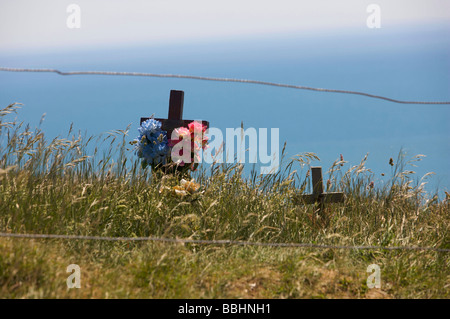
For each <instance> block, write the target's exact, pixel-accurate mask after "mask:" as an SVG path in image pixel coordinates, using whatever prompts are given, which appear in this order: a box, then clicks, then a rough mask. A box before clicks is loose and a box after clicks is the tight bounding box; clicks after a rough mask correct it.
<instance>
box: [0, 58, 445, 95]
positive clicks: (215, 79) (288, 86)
mask: <svg viewBox="0 0 450 319" xmlns="http://www.w3.org/2000/svg"><path fill="white" fill-rule="evenodd" d="M0 71H6V72H53V73H57V74H59V75H122V76H145V77H156V78H176V79H190V80H203V81H215V82H233V83H247V84H258V85H268V86H274V87H282V88H289V89H298V90H309V91H317V92H328V93H343V94H354V95H362V96H366V97H369V98H374V99H381V100H385V101H389V102H393V103H400V104H450V101H403V100H396V99H392V98H388V97H385V96H381V95H375V94H370V93H366V92H358V91H348V90H335V89H324V88H315V87H309V86H303V85H292V84H283V83H274V82H266V81H257V80H246V79H233V78H217V77H206V76H195V75H181V74H156V73H142V72H114V71H67V72H63V71H60V70H56V69H25V68H6V67H0Z"/></svg>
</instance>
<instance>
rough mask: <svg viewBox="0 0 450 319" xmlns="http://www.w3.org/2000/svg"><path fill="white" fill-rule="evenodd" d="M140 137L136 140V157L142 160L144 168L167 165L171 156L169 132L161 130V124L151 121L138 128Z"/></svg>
mask: <svg viewBox="0 0 450 319" xmlns="http://www.w3.org/2000/svg"><path fill="white" fill-rule="evenodd" d="M138 132H139V136H138V137H137V138H136V139H135V142H136V155H137V156H138V157H139V158H142V161H143V166H146V165H151V166H152V168H155V166H157V165H159V164H166V163H167V158H168V157H169V155H170V147H169V144H168V140H167V132H166V131H163V130H161V122H159V121H157V120H155V119H149V120H147V121H145V122H143V123H142V124H141V126H140V127H139V128H138Z"/></svg>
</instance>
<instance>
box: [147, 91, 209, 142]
mask: <svg viewBox="0 0 450 319" xmlns="http://www.w3.org/2000/svg"><path fill="white" fill-rule="evenodd" d="M183 103H184V92H183V91H176V90H171V91H170V99H169V116H168V119H160V118H155V120H157V121H160V122H161V123H162V125H161V129H162V130H164V131H167V138H168V139H170V138H171V136H172V131H173V130H174V129H176V128H178V127H182V126H183V127H187V126H188V124H189V123H191V122H193V120H183ZM148 119H149V117H141V124H142V122H144V121H146V120H148ZM201 122H202V124H203V125H206V127H209V122H207V121H201Z"/></svg>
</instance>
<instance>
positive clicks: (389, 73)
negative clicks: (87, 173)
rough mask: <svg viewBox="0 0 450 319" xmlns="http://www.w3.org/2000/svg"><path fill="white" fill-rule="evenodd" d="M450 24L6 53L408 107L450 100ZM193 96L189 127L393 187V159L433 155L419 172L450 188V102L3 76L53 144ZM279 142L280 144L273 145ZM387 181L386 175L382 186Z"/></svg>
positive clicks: (0, 93) (4, 94)
mask: <svg viewBox="0 0 450 319" xmlns="http://www.w3.org/2000/svg"><path fill="white" fill-rule="evenodd" d="M449 31H450V28H449V26H448V25H431V26H415V27H400V26H399V27H390V28H381V29H364V30H363V29H361V30H359V31H352V30H348V31H345V32H344V31H342V30H341V31H338V30H336V31H333V32H322V33H315V34H310V33H298V34H294V33H292V34H283V35H279V36H270V37H264V36H258V37H252V38H244V37H243V38H227V39H214V40H204V41H197V42H188V41H179V42H172V43H165V44H151V43H142V44H136V45H133V46H129V45H128V46H125V45H124V46H120V47H89V48H87V47H82V48H69V47H67V48H64V47H59V48H55V49H48V50H46V51H38V52H33V51H15V52H13V51H8V50H6V48H4V49H3V50H2V52H1V53H0V66H3V67H17V68H55V69H60V70H63V71H75V70H78V71H81V70H103V71H130V72H151V73H162V74H183V75H196V76H210V77H224V78H240V79H251V80H260V81H269V82H278V83H286V84H294V85H304V86H311V87H320V88H330V89H341V90H354V91H363V92H367V93H372V94H377V95H383V96H387V97H390V98H394V99H400V100H420V101H427V100H428V101H450V90H449V89H450V73H449V71H450V37H449ZM172 89H176V90H183V91H184V92H185V101H184V118H186V119H203V120H208V121H209V122H210V125H211V126H213V127H217V128H220V129H222V130H223V131H224V132H225V128H227V127H228V128H239V127H240V126H241V122H243V123H244V128H248V127H254V128H257V129H258V128H269V131H270V128H279V129H280V150H281V148H282V147H283V143H284V142H286V143H287V146H286V150H287V157H288V158H289V157H292V156H294V155H295V154H298V153H303V152H314V153H316V154H317V155H318V156H319V157H320V159H321V161H320V162H317V163H315V164H314V165H316V166H323V167H324V170H325V171H326V169H328V168H329V167H330V166H331V164H332V163H333V161H335V160H336V159H338V158H339V156H340V154H342V155H343V156H344V159H345V160H346V161H348V162H349V163H348V164H346V165H347V167H350V166H351V165H357V164H358V163H359V162H360V161H361V159H362V158H363V157H364V156H365V155H366V154H367V153H369V156H368V161H367V165H366V166H367V167H368V168H370V169H371V170H372V171H373V172H374V173H375V174H376V180H375V183H378V184H380V183H382V182H383V179H384V178H387V176H389V174H390V172H391V167H390V166H389V164H388V162H389V158H391V157H392V158H394V159H396V158H397V155H398V153H399V151H400V150H401V149H403V150H404V151H405V152H406V154H407V158H410V157H412V156H414V155H416V154H424V155H426V157H425V158H424V159H423V160H422V161H421V162H419V163H417V164H418V167H413V168H411V169H412V170H414V171H415V172H416V173H417V177H418V178H420V177H421V176H423V175H424V174H426V173H428V172H434V173H436V175H434V176H433V177H432V178H431V179H429V184H428V185H427V190H429V191H430V192H434V191H435V190H436V189H439V190H440V191H444V190H447V191H448V190H449V189H450V174H449V163H450V143H449V136H450V134H449V133H450V124H449V120H450V105H408V104H396V103H391V102H388V101H383V100H377V99H371V98H368V97H363V96H356V95H348V94H338V93H320V92H313V91H304V90H295V89H287V88H276V87H269V86H262V85H255V84H239V83H222V82H207V81H199V80H187V79H162V78H144V77H129V76H128V77H126V76H101V75H99V76H93V75H89V76H87V75H80V76H60V75H57V74H54V73H12V72H0V104H1V105H2V107H4V106H7V105H8V104H10V103H12V102H20V103H23V104H24V105H23V108H22V110H21V111H20V112H19V120H21V121H24V122H27V123H31V124H32V125H38V123H39V120H40V119H41V116H42V115H43V114H44V113H46V117H45V121H44V123H43V125H42V128H43V129H44V131H45V132H46V134H47V136H48V137H55V136H56V135H62V136H66V135H67V131H68V129H69V126H70V124H71V123H73V125H74V128H75V129H77V130H81V131H83V132H84V131H87V133H88V134H93V135H95V134H99V133H102V132H106V131H112V130H116V129H124V128H126V127H127V126H128V125H129V124H131V130H130V137H129V138H130V140H132V139H133V138H134V137H135V135H137V127H138V125H139V119H140V117H142V116H150V115H152V114H155V116H156V117H166V116H167V112H168V101H169V92H170V90H172ZM269 141H270V139H269ZM382 173H384V174H386V175H387V176H386V177H382V176H381V174H382Z"/></svg>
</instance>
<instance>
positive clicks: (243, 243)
mask: <svg viewBox="0 0 450 319" xmlns="http://www.w3.org/2000/svg"><path fill="white" fill-rule="evenodd" d="M0 237H9V238H27V239H71V240H98V241H155V242H165V243H180V244H202V245H234V246H262V247H292V248H318V249H355V250H380V249H381V250H410V251H411V250H412V251H437V252H447V253H448V252H450V249H446V248H436V247H420V246H394V247H389V246H388V247H384V246H351V245H320V244H310V243H263V242H252V241H239V240H201V239H180V238H161V237H103V236H81V235H55V234H14V233H0Z"/></svg>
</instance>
